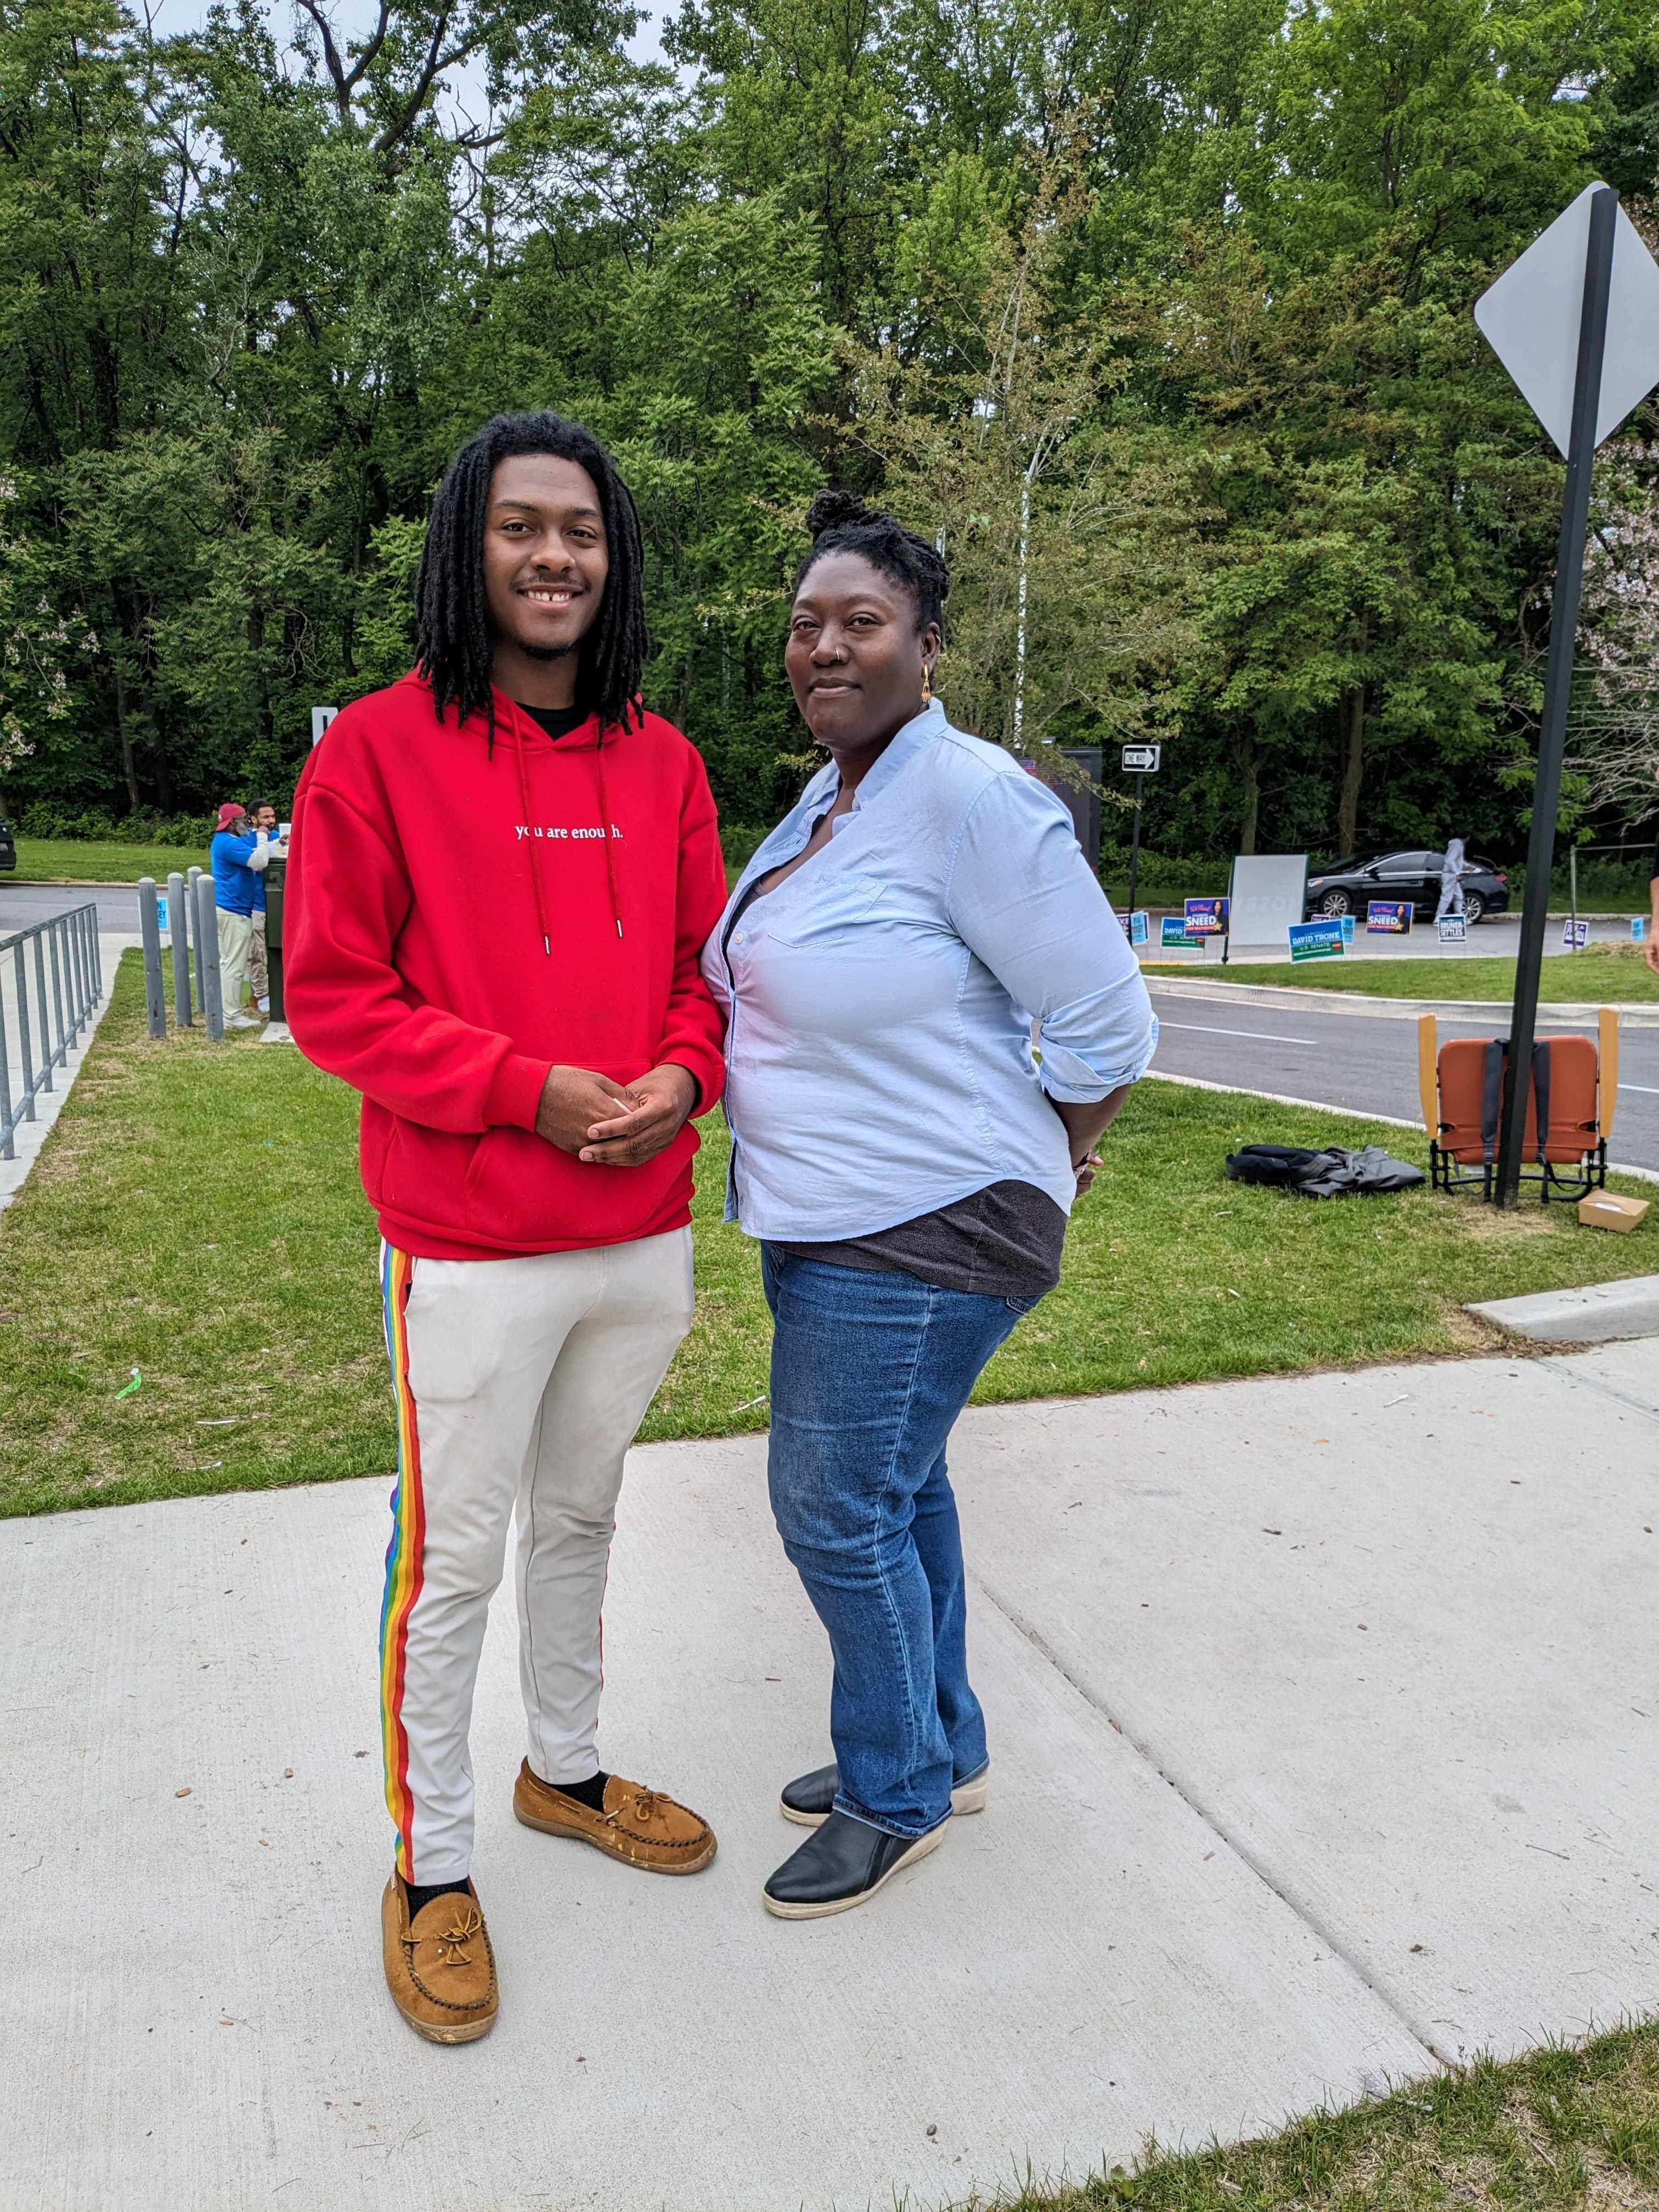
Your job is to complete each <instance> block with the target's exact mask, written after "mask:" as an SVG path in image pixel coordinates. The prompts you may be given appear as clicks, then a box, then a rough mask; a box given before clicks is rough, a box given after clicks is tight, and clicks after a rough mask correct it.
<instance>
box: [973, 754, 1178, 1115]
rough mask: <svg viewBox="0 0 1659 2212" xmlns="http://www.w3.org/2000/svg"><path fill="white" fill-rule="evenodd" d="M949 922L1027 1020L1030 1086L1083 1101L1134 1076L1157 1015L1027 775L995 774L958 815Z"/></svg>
mask: <svg viewBox="0 0 1659 2212" xmlns="http://www.w3.org/2000/svg"><path fill="white" fill-rule="evenodd" d="M945 904H946V910H947V912H948V914H949V916H950V919H951V923H952V925H953V927H955V928H956V930H957V933H958V934H959V935H960V937H961V938H962V939H963V943H964V944H966V945H968V946H969V949H970V951H973V952H974V953H975V956H976V957H978V958H979V959H981V960H982V961H983V962H984V963H985V965H986V966H987V968H988V969H990V970H991V973H992V974H993V975H994V976H995V977H996V978H997V980H998V981H999V982H1000V984H1001V985H1002V987H1003V988H1004V989H1005V990H1006V992H1007V993H1008V994H1009V996H1010V997H1011V998H1012V1000H1014V1001H1015V1002H1016V1004H1018V1005H1019V1006H1024V1007H1025V1008H1026V1009H1028V1011H1029V1012H1030V1013H1031V1015H1032V1016H1033V1017H1034V1018H1035V1019H1036V1023H1037V1027H1038V1043H1039V1048H1040V1049H1041V1052H1042V1087H1043V1089H1044V1090H1045V1091H1047V1092H1048V1096H1049V1097H1051V1098H1055V1099H1058V1100H1060V1102H1061V1103H1065V1104H1067V1105H1071V1104H1088V1103H1092V1102H1094V1101H1095V1100H1097V1099H1101V1098H1104V1097H1106V1096H1107V1095H1108V1093H1109V1092H1110V1091H1118V1090H1121V1088H1122V1087H1123V1085H1125V1084H1129V1083H1136V1082H1139V1079H1140V1078H1141V1076H1143V1075H1144V1074H1145V1073H1146V1069H1147V1066H1148V1065H1149V1064H1150V1062H1151V1060H1152V1054H1153V1052H1154V1051H1155V1050H1156V1048H1157V1045H1158V1018H1157V1016H1156V1015H1155V1014H1154V1013H1153V1012H1152V1001H1151V1000H1150V999H1149V998H1148V997H1147V995H1146V982H1145V980H1144V979H1143V977H1142V975H1141V973H1140V963H1139V961H1138V960H1137V959H1136V958H1135V956H1134V953H1133V950H1132V949H1131V947H1130V945H1129V941H1128V939H1127V937H1126V936H1125V935H1124V933H1123V929H1122V926H1121V923H1120V922H1119V921H1118V920H1117V917H1116V916H1115V915H1114V914H1113V912H1112V909H1111V907H1110V904H1109V902H1108V900H1107V897H1106V895H1105V893H1104V892H1103V890H1102V889H1101V887H1100V885H1099V884H1098V883H1097V880H1096V878H1095V876H1094V873H1093V872H1092V871H1091V868H1090V866H1089V864H1088V862H1087V861H1086V860H1085V859H1084V857H1083V854H1082V852H1081V851H1080V850H1079V846H1078V842H1077V838H1076V836H1075V835H1074V833H1073V828H1072V818H1071V816H1070V814H1069V813H1068V812H1067V811H1066V808H1065V806H1064V805H1062V804H1061V802H1060V800H1059V799H1057V798H1056V797H1055V796H1054V793H1053V792H1051V791H1050V790H1048V787H1046V786H1045V785H1043V784H1041V783H1039V782H1038V781H1036V777H1035V776H1030V775H998V776H994V777H993V778H992V779H991V780H990V781H989V782H988V783H987V786H986V788H985V789H984V790H983V791H982V792H981V793H980V795H979V797H978V798H977V799H975V801H974V804H973V805H972V806H971V807H970V808H969V811H968V813H967V815H966V817H965V818H964V820H963V827H962V833H961V836H960V839H959V841H958V842H957V850H956V853H955V855H954V857H953V859H952V862H951V872H950V876H949V878H948V881H947V884H946V888H945Z"/></svg>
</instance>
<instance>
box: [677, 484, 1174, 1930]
mask: <svg viewBox="0 0 1659 2212" xmlns="http://www.w3.org/2000/svg"><path fill="white" fill-rule="evenodd" d="M807 528H808V530H809V531H810V532H811V534H812V538H813V544H812V549H811V552H810V553H808V555H807V556H806V558H805V562H803V563H802V566H801V569H800V573H799V576H798V578H797V580H796V589H795V600H794V605H793V610H792V611H791V616H790V626H789V636H788V641H787V646H786V647H785V653H784V660H785V665H786V667H787V671H788V674H789V679H790V682H791V684H792V685H793V690H794V694H795V700H796V703H797V705H798V706H799V708H800V711H801V713H802V714H803V716H804V717H805V720H806V723H807V726H808V727H809V728H810V729H811V732H812V734H813V736H814V737H815V738H817V741H818V742H819V744H822V745H823V746H824V747H825V748H826V749H827V750H828V751H829V765H828V766H827V767H825V768H824V769H822V770H821V771H820V772H819V774H818V775H816V776H815V777H814V778H813V780H812V781H811V783H810V784H808V786H807V787H806V789H805V792H804V793H803V794H802V796H801V798H800V799H799V802H798V804H797V805H795V806H794V807H793V809H792V810H791V811H790V812H789V814H788V815H787V817H785V818H784V820H783V821H782V822H781V823H779V825H778V827H777V828H776V829H775V830H774V831H773V832H772V834H771V836H769V837H768V838H767V839H766V841H765V842H764V843H763V845H762V846H761V847H760V848H759V850H758V851H757V853H756V854H755V857H754V859H753V860H751V861H750V864H749V866H748V867H747V868H746V869H745V870H744V873H743V876H742V878H741V879H740V881H739V882H738V886H737V888H736V890H734V891H733V893H732V898H731V900H730V902H729V903H728V904H727V907H726V912H725V914H724V915H722V916H721V919H720V926H719V927H718V928H717V929H716V930H715V932H714V935H713V937H711V938H710V939H709V941H708V947H707V949H706V950H705V952H704V954H703V973H704V975H705V976H706V977H707V979H708V984H709V987H710V988H711V989H712V990H713V992H714V996H715V998H716V999H717V1000H719V1002H720V1006H722V1008H723V1009H724V1011H725V1012H726V1023H727V1028H726V1118H727V1120H728V1121H729V1122H730V1124H731V1127H732V1169H731V1177H730V1184H729V1188H728V1194H727V1200H726V1215H727V1218H728V1219H730V1218H736V1219H737V1220H738V1222H739V1223H740V1224H741V1225H742V1226H743V1228H744V1230H745V1231H747V1232H748V1233H749V1234H750V1236H752V1237H757V1238H759V1239H760V1240H761V1260H762V1271H763V1280H764V1284H765V1288H766V1296H767V1302H768V1304H769V1306H770V1308H771V1310H772V1316H773V1321H774V1324H775V1333H774V1339H773V1347H772V1389H771V1407H772V1432H771V1444H770V1452H769V1484H770V1490H771V1498H772V1508H773V1511H774V1513H775V1516H776V1519H777V1523H778V1528H779V1532H780V1534H781V1536H782V1538H783V1542H784V1547H785V1549H786V1551H787V1553H788V1555H789V1558H790V1559H791V1560H792V1561H793V1564H794V1565H795V1567H796V1569H797V1571H799V1575H800V1577H801V1580H802V1582H803V1583H805V1588H806V1591H807V1595H809V1596H810V1597H811V1601H812V1604H813V1606H814V1607H815V1609H816V1610H817V1614H818V1617H819V1619H820V1620H822V1621H823V1625H824V1627H825V1629H826V1630H827V1631H828V1632H829V1641H830V1646H831V1650H832V1652H833V1655H834V1660H835V1684H834V1689H833V1692H832V1695H831V1699H830V1711H829V1732H830V1737H831V1741H832V1742H833V1744H834V1747H835V1753H836V1759H835V1763H834V1765H829V1766H826V1767H823V1768H820V1769H818V1770H817V1771H814V1772H812V1773H810V1774H805V1775H802V1776H800V1777H799V1778H797V1779H796V1780H795V1781H793V1782H792V1783H790V1784H788V1785H787V1787H786V1789H785V1790H784V1791H783V1796H782V1809H783V1811H784V1813H785V1814H786V1815H787V1817H788V1818H789V1819H791V1820H795V1821H798V1822H799V1823H800V1824H801V1825H803V1826H811V1828H813V1830H814V1833H813V1834H812V1835H811V1837H810V1838H808V1839H807V1841H806V1842H805V1843H804V1844H802V1845H801V1847H800V1849H799V1850H798V1851H796V1852H795V1854H794V1856H793V1857H792V1858H791V1859H789V1860H788V1861H787V1863H786V1864H785V1865H783V1866H781V1867H780V1868H779V1869H778V1870H777V1871H776V1873H775V1874H774V1875H772V1877H771V1879H770V1880H769V1881H768V1882H767V1884H766V1887H765V1902H766V1905H767V1906H768V1908H769V1910H770V1911H773V1912H775V1913H776V1914H778V1915H779V1916H780V1917H783V1918H786V1919H807V1918H817V1917H820V1916H822V1915H823V1914H826V1913H830V1912H842V1911H847V1910H848V1908H849V1907H851V1906H853V1905H859V1904H861V1903H862V1902H863V1901H864V1900H865V1899H866V1898H867V1897H869V1896H872V1895H873V1893H874V1892H875V1891H876V1890H877V1889H878V1888H879V1887H881V1885H882V1884H883V1882H884V1881H887V1880H888V1879H889V1878H890V1876H891V1875H894V1874H896V1873H897V1872H898V1870H899V1869H900V1868H901V1867H903V1866H906V1865H908V1864H909V1863H911V1862H912V1861H913V1860H915V1859H917V1858H920V1857H922V1856H923V1855H924V1854H925V1853H927V1852H928V1851H930V1850H933V1847H934V1845H935V1844H937V1843H938V1842H939V1838H940V1836H941V1834H942V1833H943V1829H944V1823H945V1820H947V1819H948V1818H949V1817H950V1815H951V1812H952V1811H956V1812H958V1813H963V1812H976V1811H978V1810H979V1809H980V1808H981V1806H983V1804H984V1803H985V1801H986V1794H987V1775H988V1765H989V1759H988V1753H987V1747H986V1738H985V1721H984V1716H983V1714H982V1712H981V1709H980V1705H979V1701H978V1699H976V1698H975V1695H974V1692H973V1690H972V1688H971V1687H970V1686H969V1680H968V1663H967V1645H966V1613H967V1607H966V1592H965V1587H964V1583H963V1562H962V1546H961V1539H960V1535H959V1533H958V1529H957V1510H956V1501H955V1499H954V1498H953V1496H952V1494H951V1485H950V1480H949V1476H948V1474H947V1473H946V1470H945V1441H946V1438H947V1437H949V1435H950V1432H951V1425H952V1424H953V1423H954V1422H955V1420H956V1418H957V1414H958V1413H960V1412H961V1411H962V1408H963V1406H964V1405H965V1404H966V1403H967V1400H968V1395H969V1391H970V1390H971V1389H973V1386H974V1383H975V1378H976V1377H977V1376H978V1374H979V1372H980V1370H981V1368H982V1367H983V1366H984V1364H985V1363H986V1362H987V1359H989V1358H990V1357H991V1355H992V1353H993V1352H994V1351H995V1350H996V1348H997V1346H999V1345H1000V1343H1001V1342H1002V1340H1003V1339H1004V1338H1005V1337H1006V1336H1007V1335H1008V1334H1009V1332H1010V1331H1011V1330H1012V1328H1013V1327H1014V1325H1015V1323H1016V1322H1018V1319H1019V1317H1020V1316H1021V1315H1022V1314H1024V1313H1028V1312H1029V1311H1030V1309H1031V1308H1032V1307H1033V1306H1034V1305H1035V1304H1036V1303H1037V1300H1038V1299H1039V1298H1040V1297H1042V1296H1043V1294H1044V1293H1045V1292H1046V1291H1048V1290H1050V1289H1052V1288H1053V1286H1054V1283H1055V1281H1056V1280H1057V1279H1058V1277H1059V1273H1060V1249H1061V1245H1062V1243H1063V1241H1064V1237H1065V1231H1066V1215H1067V1213H1068V1212H1069V1211H1070V1208H1071V1205H1072V1202H1073V1198H1074V1197H1075V1196H1076V1195H1077V1194H1078V1193H1079V1191H1080V1190H1085V1189H1087V1188H1088V1186H1089V1183H1090V1182H1091V1180H1092V1176H1093V1172H1094V1170H1095V1168H1096V1166H1097V1164H1098V1162H1097V1159H1096V1158H1095V1155H1094V1152H1093V1146H1094V1144H1095V1140H1096V1139H1097V1138H1098V1137H1099V1136H1100V1134H1101V1133H1102V1132H1103V1130H1104V1129H1105V1127H1107V1125H1108V1123H1109V1121H1111V1119H1112V1117H1113V1115H1115V1112H1116V1111H1117V1109H1118V1107H1119V1105H1120V1104H1121V1102H1122V1100H1123V1097H1124V1096H1125V1095H1126V1093H1127V1090H1128V1086H1129V1085H1131V1084H1132V1083H1133V1082H1134V1081H1136V1079H1138V1078H1139V1076H1140V1075H1141V1074H1142V1073H1143V1072H1144V1071H1145V1069H1146V1064H1147V1062H1148V1061H1149V1060H1151V1058H1152V1048H1153V1046H1154V1044H1155V1042H1156V1041H1157V1035H1158V1025H1157V1024H1156V1022H1155V1021H1154V1019H1153V1018H1152V1008H1151V1006H1150V1005H1149V1003H1148V1000H1147V997H1146V986H1145V984H1144V983H1143V982H1142V981H1141V976H1140V971H1139V966H1138V964H1137V963H1136V961H1135V958H1134V956H1133V953H1132V952H1131V951H1130V950H1129V947H1128V944H1127V940H1126V939H1125V937H1124V934H1123V932H1122V929H1121V927H1120V926H1119V924H1118V922H1117V921H1116V920H1115V918H1114V916H1113V915H1112V911H1111V908H1109V906H1108V904H1107V902H1106V900H1105V898H1104V896H1103V894H1102V892H1101V890H1100V886H1099V884H1098V883H1097V881H1096V879H1095V878H1094V875H1093V873H1092V872H1091V870H1090V868H1089V866H1088V865H1087V863H1086V862H1085V860H1084V858H1083V855H1082V854H1081V852H1080V851H1079V848H1078V845H1077V841H1076V838H1075V837H1074V836H1073V830H1072V823H1071V817H1070V815H1069V814H1068V813H1067V811H1066V808H1065V807H1064V806H1063V805H1061V804H1060V800H1059V799H1056V798H1055V797H1054V794H1053V793H1051V792H1049V791H1048V789H1047V788H1046V787H1044V786H1043V785H1042V784H1040V783H1038V782H1037V781H1036V779H1035V778H1034V777H1032V776H1031V775H1027V774H1026V773H1025V772H1024V771H1023V770H1022V769H1021V768H1020V767H1019V765H1018V763H1017V762H1015V761H1014V760H1013V759H1012V757H1010V756H1009V755H1008V754H1007V753H1006V752H1004V751H1003V750H1001V749H1000V747H998V746H996V745H992V744H984V743H982V742H981V740H980V739H979V738H971V737H966V736H964V735H963V732H961V731H959V730H956V729H953V728H952V727H951V724H950V723H949V721H948V720H946V718H945V709H944V708H943V706H942V705H941V704H940V703H939V702H938V701H937V700H935V699H934V698H933V670H934V665H935V664H936V662H937V660H938V659H939V651H940V647H941V646H942V644H943V641H944V602H945V592H946V590H947V588H948V584H947V577H946V573H945V563H944V561H943V559H942V558H941V556H939V554H938V553H937V552H935V550H933V547H932V546H931V545H929V544H927V541H926V540H925V539H923V538H917V537H915V536H914V535H912V534H911V533H910V532H908V531H906V530H904V529H902V527H901V526H899V525H898V524H897V523H896V522H895V521H893V520H892V519H891V518H890V516H886V515H882V514H876V513H870V512H869V511H868V510H867V509H866V508H864V507H862V506H861V505H860V502H859V501H856V500H854V499H852V498H851V497H850V496H849V495H847V494H844V493H839V492H829V493H824V494H822V495H820V496H819V498H818V499H817V500H816V501H814V502H813V506H812V510H811V513H810V514H809V515H808V517H807ZM1033 1018H1035V1019H1036V1023H1037V1025H1038V1042H1039V1048H1040V1052H1041V1065H1040V1066H1039V1064H1038V1061H1037V1059H1036V1056H1035V1055H1034V1054H1033V1051H1032V1046H1031V1026H1032V1021H1033Z"/></svg>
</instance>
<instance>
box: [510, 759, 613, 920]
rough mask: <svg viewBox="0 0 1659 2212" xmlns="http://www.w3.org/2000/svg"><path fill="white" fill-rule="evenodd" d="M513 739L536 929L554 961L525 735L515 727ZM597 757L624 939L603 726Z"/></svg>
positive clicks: (602, 824)
mask: <svg viewBox="0 0 1659 2212" xmlns="http://www.w3.org/2000/svg"><path fill="white" fill-rule="evenodd" d="M513 755H514V757H515V758H516V760H517V761H518V763H519V804H520V805H521V806H522V807H523V809H524V819H525V829H526V839H525V842H526V845H527V847H528V848H529V860H530V883H531V888H532V890H533V891H534V892H535V894H536V927H537V929H538V931H539V932H540V934H541V940H542V951H544V953H546V955H547V956H548V957H549V958H550V959H551V958H552V957H553V945H552V940H551V939H550V936H549V934H548V928H547V902H546V899H545V898H544V896H543V892H542V872H541V870H540V868H538V866H537V865H536V837H535V830H534V825H533V823H532V822H531V819H530V771H529V769H527V768H526V766H525V743H524V733H523V732H522V731H521V730H520V729H518V728H516V727H515V728H514V730H513ZM594 755H595V759H596V762H597V764H598V768H599V817H600V820H599V829H600V831H601V833H602V835H603V836H604V838H605V883H606V885H607V886H608V888H609V890H610V892H611V920H612V921H614V922H615V923H616V925H617V936H618V937H620V936H621V935H622V933H623V926H622V903H621V901H620V900H619V899H618V898H617V862H616V856H615V854H613V853H612V852H611V803H610V800H609V799H608V798H607V796H606V793H605V731H604V728H603V726H601V728H600V730H599V738H598V742H597V744H596V745H595V747H594Z"/></svg>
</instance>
